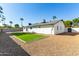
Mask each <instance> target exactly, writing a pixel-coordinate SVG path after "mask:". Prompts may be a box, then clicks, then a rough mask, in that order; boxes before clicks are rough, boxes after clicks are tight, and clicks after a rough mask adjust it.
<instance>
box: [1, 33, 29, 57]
mask: <svg viewBox="0 0 79 59" xmlns="http://www.w3.org/2000/svg"><path fill="white" fill-rule="evenodd" d="M28 55H29V54H28V53H27V52H25V51H24V50H23V49H22V48H21V47H20V45H17V44H16V43H15V42H14V41H13V40H12V39H11V38H10V37H9V35H8V34H6V33H0V56H28Z"/></svg>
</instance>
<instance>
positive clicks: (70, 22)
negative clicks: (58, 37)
mask: <svg viewBox="0 0 79 59" xmlns="http://www.w3.org/2000/svg"><path fill="white" fill-rule="evenodd" d="M64 24H65V26H66V27H71V26H72V21H70V20H66V21H64Z"/></svg>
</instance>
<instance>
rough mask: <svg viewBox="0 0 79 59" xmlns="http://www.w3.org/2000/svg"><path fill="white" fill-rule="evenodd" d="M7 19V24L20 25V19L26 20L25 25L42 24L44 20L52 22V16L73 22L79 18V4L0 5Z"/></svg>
mask: <svg viewBox="0 0 79 59" xmlns="http://www.w3.org/2000/svg"><path fill="white" fill-rule="evenodd" d="M0 6H2V7H3V9H4V10H3V12H4V15H5V17H6V23H7V24H9V21H10V20H11V21H13V24H20V23H21V21H20V18H21V17H23V18H24V22H23V24H24V25H27V24H28V23H29V22H30V23H36V22H41V21H42V19H46V20H47V21H50V20H52V16H57V17H58V19H64V20H71V19H73V18H75V17H79V4H77V3H25V4H24V3H7V4H5V3H4V4H0Z"/></svg>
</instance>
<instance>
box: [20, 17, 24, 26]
mask: <svg viewBox="0 0 79 59" xmlns="http://www.w3.org/2000/svg"><path fill="white" fill-rule="evenodd" d="M20 20H21V27H23V21H24V19H23V18H20Z"/></svg>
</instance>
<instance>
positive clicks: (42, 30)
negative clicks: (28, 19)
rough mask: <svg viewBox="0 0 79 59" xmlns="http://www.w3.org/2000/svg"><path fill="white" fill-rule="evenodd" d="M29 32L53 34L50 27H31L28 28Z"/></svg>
mask: <svg viewBox="0 0 79 59" xmlns="http://www.w3.org/2000/svg"><path fill="white" fill-rule="evenodd" d="M28 31H29V32H35V33H42V34H53V32H54V31H52V27H49V28H33V29H28Z"/></svg>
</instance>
